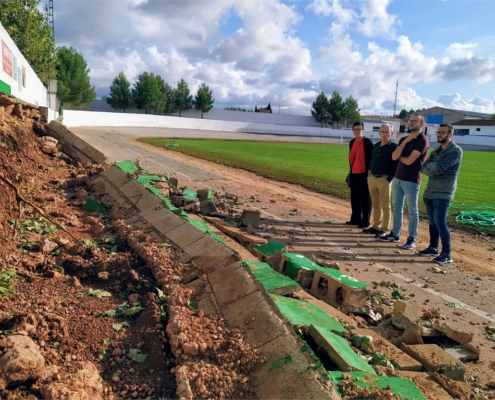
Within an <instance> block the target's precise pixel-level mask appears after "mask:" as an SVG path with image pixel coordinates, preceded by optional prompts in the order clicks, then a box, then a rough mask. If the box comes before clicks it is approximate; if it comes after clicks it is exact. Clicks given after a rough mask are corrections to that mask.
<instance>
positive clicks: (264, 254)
mask: <svg viewBox="0 0 495 400" xmlns="http://www.w3.org/2000/svg"><path fill="white" fill-rule="evenodd" d="M285 251H286V246H285V245H284V244H282V243H279V242H277V241H275V240H273V241H271V242H268V243H267V244H262V245H259V246H255V247H253V251H252V253H253V254H254V255H255V256H256V257H258V259H259V260H260V261H263V262H266V263H267V264H268V265H270V267H272V268H273V269H274V270H275V271H278V268H279V266H280V259H281V257H282V253H284V252H285ZM278 272H280V271H278Z"/></svg>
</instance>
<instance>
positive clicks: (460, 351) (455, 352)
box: [445, 344, 480, 362]
mask: <svg viewBox="0 0 495 400" xmlns="http://www.w3.org/2000/svg"><path fill="white" fill-rule="evenodd" d="M445 351H446V352H447V353H449V354H450V355H451V356H452V357H455V358H457V359H458V360H459V361H462V362H466V361H475V360H479V358H480V349H478V348H477V347H475V346H473V345H471V344H466V345H464V346H461V347H459V348H446V349H445Z"/></svg>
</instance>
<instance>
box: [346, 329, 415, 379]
mask: <svg viewBox="0 0 495 400" xmlns="http://www.w3.org/2000/svg"><path fill="white" fill-rule="evenodd" d="M351 333H352V334H353V335H361V336H371V337H372V338H373V341H372V345H371V349H372V351H379V352H381V353H384V354H385V355H386V356H387V358H388V359H389V360H393V361H395V362H396V363H397V364H399V366H400V369H401V371H421V368H422V365H421V364H420V362H419V361H417V360H415V359H414V358H412V357H411V356H409V355H408V354H406V353H404V352H403V351H402V350H400V349H399V348H398V347H396V346H394V345H393V344H392V343H390V342H389V341H388V340H386V339H384V338H383V337H381V336H380V335H379V334H377V333H376V332H374V331H372V330H370V329H353V330H352V331H351Z"/></svg>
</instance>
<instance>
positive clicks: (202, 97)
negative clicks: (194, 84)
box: [193, 82, 215, 119]
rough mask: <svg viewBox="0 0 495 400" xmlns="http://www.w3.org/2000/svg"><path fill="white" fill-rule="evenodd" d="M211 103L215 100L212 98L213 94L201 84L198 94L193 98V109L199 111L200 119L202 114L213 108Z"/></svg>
mask: <svg viewBox="0 0 495 400" xmlns="http://www.w3.org/2000/svg"><path fill="white" fill-rule="evenodd" d="M213 103H215V99H214V98H213V92H212V91H211V89H210V88H209V87H208V86H206V84H205V83H204V82H203V83H202V84H201V85H200V86H199V88H198V93H197V94H196V96H194V101H193V104H194V108H195V109H196V110H200V111H201V119H202V118H203V113H205V112H206V113H207V112H208V111H210V110H211V109H212V108H213Z"/></svg>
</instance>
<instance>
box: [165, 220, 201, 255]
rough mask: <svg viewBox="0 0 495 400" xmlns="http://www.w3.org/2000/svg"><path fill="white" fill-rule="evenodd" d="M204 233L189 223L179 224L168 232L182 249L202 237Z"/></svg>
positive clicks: (171, 239)
mask: <svg viewBox="0 0 495 400" xmlns="http://www.w3.org/2000/svg"><path fill="white" fill-rule="evenodd" d="M204 235H205V234H204V233H203V232H202V231H200V230H199V229H198V228H195V227H194V226H192V225H191V224H187V223H186V224H182V225H179V226H178V227H177V228H174V229H172V230H171V231H168V232H167V238H168V239H170V241H172V243H174V244H175V245H176V246H177V247H180V248H181V249H183V248H185V247H187V246H188V245H190V244H191V243H194V242H195V241H196V240H199V239H201V238H202V237H203V236H204Z"/></svg>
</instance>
